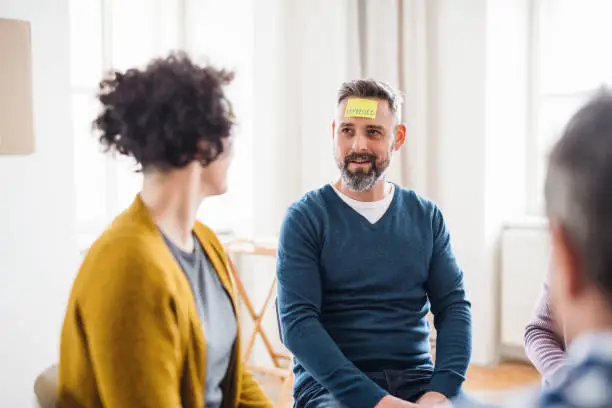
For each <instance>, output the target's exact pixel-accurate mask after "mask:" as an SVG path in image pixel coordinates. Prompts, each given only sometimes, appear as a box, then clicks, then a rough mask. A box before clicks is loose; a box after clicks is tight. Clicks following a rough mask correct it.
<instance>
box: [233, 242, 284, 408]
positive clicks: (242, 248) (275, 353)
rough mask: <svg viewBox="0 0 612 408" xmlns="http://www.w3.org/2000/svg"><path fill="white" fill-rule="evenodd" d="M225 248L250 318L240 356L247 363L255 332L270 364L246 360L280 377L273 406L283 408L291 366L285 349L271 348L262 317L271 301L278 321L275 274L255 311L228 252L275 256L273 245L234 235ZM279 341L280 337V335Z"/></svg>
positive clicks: (259, 370) (261, 371)
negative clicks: (234, 237)
mask: <svg viewBox="0 0 612 408" xmlns="http://www.w3.org/2000/svg"><path fill="white" fill-rule="evenodd" d="M224 246H225V250H226V251H227V253H228V255H230V256H229V257H228V258H229V261H228V262H229V272H230V274H231V275H232V279H233V281H234V284H235V286H236V292H237V294H238V298H239V299H240V301H241V302H242V303H243V304H244V306H245V308H246V309H247V312H248V315H249V317H250V318H251V320H252V321H253V325H254V326H253V329H252V331H251V333H250V334H249V335H248V336H245V337H244V338H245V341H246V343H245V344H246V347H245V351H244V354H243V360H244V361H245V362H246V363H247V364H248V362H249V360H250V357H251V353H252V351H253V346H254V344H255V340H256V339H257V337H258V336H259V337H260V338H261V340H262V341H263V344H264V346H265V349H266V351H267V353H268V355H269V356H270V359H271V360H272V364H273V367H269V366H261V365H256V364H249V365H248V367H249V369H250V370H251V371H252V372H254V373H259V374H263V375H268V376H272V377H276V378H278V379H279V380H280V381H281V391H280V394H279V397H278V399H277V404H276V405H277V406H278V407H279V408H287V407H288V406H290V404H291V402H292V400H293V397H292V389H293V370H292V367H291V355H290V354H288V353H287V352H285V351H284V350H282V351H281V350H275V348H274V346H273V345H272V342H271V341H270V337H269V336H268V334H267V333H266V331H265V330H264V327H263V325H262V324H263V318H264V315H265V313H266V311H267V310H268V308H269V307H271V305H272V304H274V309H275V310H276V316H277V322H279V321H278V305H277V303H276V301H275V300H274V301H273V299H275V297H274V292H275V289H276V277H274V278H273V279H272V280H271V282H270V286H269V288H268V292H267V294H266V297H265V300H264V303H263V305H262V306H261V308H260V309H259V311H257V310H255V307H254V305H253V301H251V297H250V295H249V292H248V291H247V289H246V287H245V285H244V283H243V282H242V277H241V276H240V273H239V271H238V269H237V268H236V265H235V264H234V262H233V260H232V257H231V256H232V255H246V256H270V257H276V245H266V244H264V243H260V242H257V241H252V240H248V239H235V240H231V241H229V242H226V243H225V244H224ZM279 333H280V325H279ZM281 343H282V338H281Z"/></svg>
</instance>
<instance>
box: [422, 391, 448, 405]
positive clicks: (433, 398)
mask: <svg viewBox="0 0 612 408" xmlns="http://www.w3.org/2000/svg"><path fill="white" fill-rule="evenodd" d="M448 402H449V401H448V398H446V397H445V396H444V394H440V393H439V392H435V391H429V392H426V393H425V394H423V395H422V396H421V398H419V399H418V400H417V405H418V406H419V407H427V408H429V407H436V406H441V405H444V406H449V404H448Z"/></svg>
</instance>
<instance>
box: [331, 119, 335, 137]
mask: <svg viewBox="0 0 612 408" xmlns="http://www.w3.org/2000/svg"><path fill="white" fill-rule="evenodd" d="M335 137H336V121H335V120H332V139H333V138H335Z"/></svg>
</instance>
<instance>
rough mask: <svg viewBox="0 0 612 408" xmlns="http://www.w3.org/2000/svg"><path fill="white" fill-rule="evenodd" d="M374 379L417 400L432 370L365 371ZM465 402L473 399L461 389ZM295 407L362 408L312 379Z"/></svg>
mask: <svg viewBox="0 0 612 408" xmlns="http://www.w3.org/2000/svg"><path fill="white" fill-rule="evenodd" d="M365 374H366V375H367V376H368V377H370V379H371V380H372V381H374V382H375V383H376V384H378V385H379V386H380V387H381V388H383V389H384V390H386V391H387V392H388V393H389V394H391V395H393V396H395V397H397V398H401V399H403V400H405V401H409V402H416V401H417V400H418V399H419V398H420V397H421V396H422V395H423V394H425V393H426V392H427V391H429V381H430V380H431V375H432V372H431V370H427V369H410V370H385V371H382V372H376V373H365ZM457 397H458V398H460V399H461V401H462V402H463V403H465V402H466V401H471V400H470V398H469V397H468V396H467V395H466V394H465V393H464V392H463V391H460V392H459V395H458V396H457ZM293 406H294V408H361V407H346V406H345V405H343V404H342V403H340V402H339V401H338V400H336V399H335V398H334V397H333V396H332V395H331V393H330V392H329V391H327V389H325V388H324V387H323V386H321V385H319V384H318V383H316V382H314V381H312V382H310V383H308V384H306V385H305V386H304V387H302V389H301V390H298V391H297V392H296V395H295V402H294V405H293ZM467 406H470V407H478V408H481V407H485V406H484V405H478V403H477V402H476V401H474V402H473V404H472V403H469V404H468V405H467Z"/></svg>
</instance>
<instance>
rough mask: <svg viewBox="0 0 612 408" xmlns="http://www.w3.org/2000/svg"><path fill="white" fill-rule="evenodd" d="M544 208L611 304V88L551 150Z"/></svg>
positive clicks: (581, 113) (598, 95) (575, 120)
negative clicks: (561, 230)
mask: <svg viewBox="0 0 612 408" xmlns="http://www.w3.org/2000/svg"><path fill="white" fill-rule="evenodd" d="M544 190H545V198H546V211H547V213H548V216H549V218H550V219H551V220H554V221H556V222H558V223H559V225H560V227H561V228H562V229H563V231H564V233H565V234H566V235H567V238H568V240H569V242H570V245H571V246H572V248H573V250H575V251H577V253H578V255H579V256H580V261H581V263H582V265H583V269H584V273H585V278H586V279H587V280H588V281H590V282H591V283H592V284H594V285H597V286H598V287H599V288H600V289H601V290H602V292H603V293H604V294H605V295H606V296H607V297H608V298H609V299H610V302H611V304H612V92H610V90H608V89H601V90H599V91H598V92H597V93H596V94H595V95H594V96H593V97H592V98H591V99H590V100H589V101H588V102H587V103H586V104H585V105H584V106H583V107H581V108H580V109H579V110H578V111H577V112H576V113H575V114H574V116H573V117H572V118H571V119H570V121H569V123H568V124H567V126H566V128H565V130H564V132H563V134H562V136H561V139H560V140H559V141H558V142H557V144H556V145H555V147H554V148H553V150H552V152H551V154H550V161H549V165H548V173H547V176H546V182H545V188H544Z"/></svg>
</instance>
